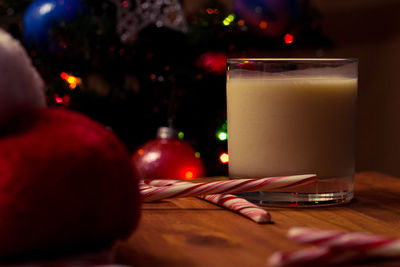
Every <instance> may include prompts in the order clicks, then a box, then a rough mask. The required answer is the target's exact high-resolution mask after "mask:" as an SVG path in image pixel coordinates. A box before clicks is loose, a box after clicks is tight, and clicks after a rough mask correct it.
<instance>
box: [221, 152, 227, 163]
mask: <svg viewBox="0 0 400 267" xmlns="http://www.w3.org/2000/svg"><path fill="white" fill-rule="evenodd" d="M219 161H221V163H223V164H226V163H228V162H229V155H228V153H226V152H224V153H222V154H221V155H220V156H219Z"/></svg>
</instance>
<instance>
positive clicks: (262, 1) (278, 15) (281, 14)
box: [233, 0, 300, 37]
mask: <svg viewBox="0 0 400 267" xmlns="http://www.w3.org/2000/svg"><path fill="white" fill-rule="evenodd" d="M233 9H234V12H235V14H236V15H237V17H238V19H239V20H240V19H242V20H244V21H245V24H246V25H247V26H248V27H250V29H251V30H253V31H256V32H258V33H261V34H264V35H267V36H269V37H279V36H282V35H283V34H285V33H286V31H287V30H289V28H290V26H292V25H293V24H294V23H295V22H296V21H297V19H298V17H299V15H300V3H299V0H234V1H233Z"/></svg>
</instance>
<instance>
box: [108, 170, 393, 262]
mask: <svg viewBox="0 0 400 267" xmlns="http://www.w3.org/2000/svg"><path fill="white" fill-rule="evenodd" d="M355 180H356V183H355V198H354V200H353V201H352V202H351V203H350V204H347V205H342V206H334V207H323V208H268V210H269V211H270V212H271V216H272V220H273V224H264V225H259V224H256V223H254V222H252V221H250V220H248V219H247V218H244V217H242V216H240V215H237V214H235V213H233V212H231V211H228V210H225V209H222V208H219V207H217V206H215V205H213V204H210V203H208V202H206V201H203V200H199V199H196V198H183V199H174V200H166V201H163V202H160V203H146V204H144V205H143V214H142V218H141V223H140V225H139V228H138V229H137V231H136V232H135V233H134V234H133V235H132V236H131V237H130V238H129V239H128V240H127V241H125V242H121V243H120V244H119V245H118V246H117V248H116V250H115V251H116V258H117V260H118V261H119V262H122V263H126V264H130V265H134V266H207V267H209V266H266V259H267V257H268V256H269V255H270V254H271V253H272V252H274V251H276V250H283V251H290V250H296V249H300V248H304V247H305V246H301V245H297V244H295V243H293V242H291V241H289V240H287V239H286V237H285V234H286V231H287V230H288V228H290V227H292V226H308V227H314V228H320V229H337V230H343V231H363V232H370V233H375V234H383V235H388V236H393V237H400V205H399V204H400V179H399V178H395V177H391V176H388V175H383V174H380V173H376V172H366V173H359V174H357V175H356V179H355ZM364 265H365V263H364V264H361V265H351V266H364ZM377 265H379V266H400V261H386V262H379V263H378V262H374V263H370V264H368V265H367V266H377Z"/></svg>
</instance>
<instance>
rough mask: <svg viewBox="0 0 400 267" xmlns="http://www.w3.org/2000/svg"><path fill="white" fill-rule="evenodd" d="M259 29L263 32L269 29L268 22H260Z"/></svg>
mask: <svg viewBox="0 0 400 267" xmlns="http://www.w3.org/2000/svg"><path fill="white" fill-rule="evenodd" d="M258 27H260V29H261V30H266V29H267V28H268V22H266V21H265V20H263V21H261V22H260V24H258Z"/></svg>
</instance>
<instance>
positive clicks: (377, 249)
mask: <svg viewBox="0 0 400 267" xmlns="http://www.w3.org/2000/svg"><path fill="white" fill-rule="evenodd" d="M288 237H289V239H291V240H294V241H296V242H299V243H308V244H314V245H317V246H318V248H312V249H304V250H299V251H294V252H286V253H284V252H276V253H274V254H273V255H272V256H271V257H270V260H269V262H270V264H271V265H272V266H291V265H311V264H312V265H315V264H320V265H327V264H336V263H344V262H349V261H354V260H359V259H366V258H375V257H379V258H399V259H400V239H399V238H390V237H385V236H380V235H370V234H366V233H360V232H352V233H342V232H338V231H331V230H318V229H311V228H305V227H294V228H291V229H290V230H289V231H288Z"/></svg>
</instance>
